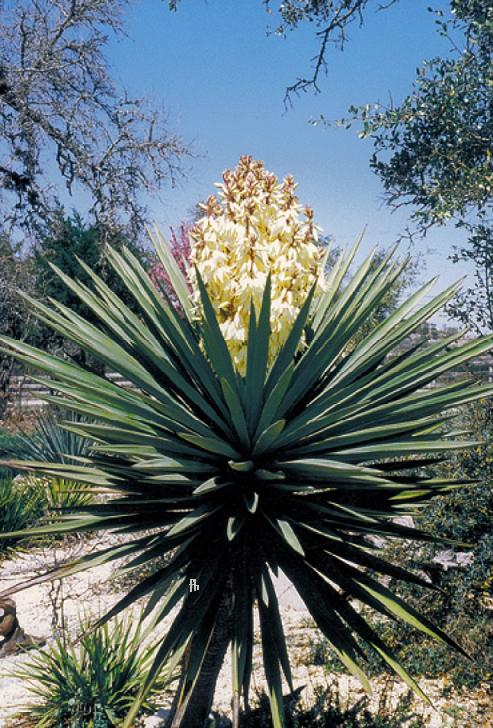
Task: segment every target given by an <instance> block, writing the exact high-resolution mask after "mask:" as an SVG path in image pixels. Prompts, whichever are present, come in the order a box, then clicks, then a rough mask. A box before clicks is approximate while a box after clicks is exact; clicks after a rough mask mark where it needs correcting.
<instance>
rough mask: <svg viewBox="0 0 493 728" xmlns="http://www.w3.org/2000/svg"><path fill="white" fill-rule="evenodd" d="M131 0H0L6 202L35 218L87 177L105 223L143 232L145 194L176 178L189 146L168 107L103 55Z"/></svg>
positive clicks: (0, 131)
mask: <svg viewBox="0 0 493 728" xmlns="http://www.w3.org/2000/svg"><path fill="white" fill-rule="evenodd" d="M126 5H128V0H124V2H118V1H117V0H19V1H18V2H15V3H11V2H5V1H4V0H0V143H1V147H0V204H1V206H2V208H3V214H4V217H5V220H7V221H8V222H10V223H11V224H12V225H19V224H20V225H24V226H26V225H28V226H31V225H33V223H34V224H35V223H37V222H39V220H42V221H43V222H46V220H48V219H51V218H52V217H53V215H54V213H59V211H60V202H59V196H60V189H61V186H60V184H58V182H59V180H58V181H56V180H55V177H56V174H54V171H55V172H58V173H59V176H60V177H61V182H62V183H63V185H64V187H65V188H66V190H68V192H69V193H72V191H73V190H74V188H75V187H76V186H77V185H80V186H81V187H82V188H84V189H85V190H86V191H87V192H89V194H90V212H91V213H92V215H93V216H94V218H95V219H96V220H97V222H98V224H101V225H103V226H104V230H110V229H111V228H112V227H115V226H121V225H122V224H124V225H128V226H129V227H130V229H131V230H132V231H133V232H141V230H142V222H143V220H144V218H145V214H146V210H145V205H144V203H143V201H142V194H143V193H146V192H155V191H156V190H159V189H160V188H161V187H162V186H163V185H164V184H167V183H169V182H171V183H173V181H174V180H175V177H176V175H177V174H178V173H179V164H180V160H181V158H182V157H183V155H184V154H185V153H186V149H185V147H184V146H183V144H182V142H181V141H180V140H179V138H178V137H177V136H175V135H174V134H172V133H170V132H169V130H168V128H167V125H166V119H165V117H164V116H163V114H162V113H161V112H159V111H158V110H156V109H154V108H152V106H151V105H150V104H149V103H148V102H147V101H146V100H145V99H142V98H133V97H131V96H130V95H129V94H128V93H126V91H125V90H121V89H119V88H117V86H116V84H115V83H114V81H113V80H112V78H111V76H110V73H109V70H108V63H107V60H106V58H105V55H104V51H105V48H106V46H107V44H108V41H109V39H110V37H111V36H112V35H114V34H118V33H120V32H121V31H122V11H123V10H124V9H125V6H126Z"/></svg>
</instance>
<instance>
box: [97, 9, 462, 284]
mask: <svg viewBox="0 0 493 728" xmlns="http://www.w3.org/2000/svg"><path fill="white" fill-rule="evenodd" d="M429 2H430V0H400V2H399V3H398V4H397V5H396V6H393V7H392V8H390V9H389V10H386V11H385V12H374V11H370V12H369V13H368V14H367V16H366V22H365V25H364V27H363V28H361V29H360V28H359V27H358V26H357V25H353V26H352V28H351V30H350V42H349V43H348V44H347V46H346V48H345V50H344V52H342V53H341V52H339V51H338V50H336V49H333V51H332V53H331V55H330V58H329V66H330V67H329V73H328V76H327V77H325V78H323V79H322V80H321V89H322V93H321V94H318V95H314V94H312V93H308V94H304V95H302V96H301V97H299V98H297V99H294V106H293V108H292V109H289V110H287V111H286V109H285V108H284V105H283V95H284V89H285V87H286V86H287V85H288V84H289V83H291V82H292V81H293V80H295V78H296V77H297V76H299V75H303V74H305V73H308V72H309V66H310V58H311V57H312V56H313V55H314V53H315V52H316V49H317V43H316V40H315V38H314V27H313V26H312V25H309V24H308V25H305V26H304V27H301V28H300V29H298V30H297V31H295V32H293V33H290V34H289V35H288V36H287V38H286V39H282V38H280V37H276V36H274V35H271V36H269V35H268V34H267V30H268V27H269V25H270V26H271V27H273V26H274V25H275V19H274V18H271V17H269V15H267V13H266V12H265V9H264V6H263V4H262V2H261V0H208V1H207V2H205V1H204V0H181V5H180V6H179V10H178V12H176V13H170V12H169V11H168V10H167V3H166V2H164V1H163V2H159V0H143V1H142V2H139V3H136V4H135V5H134V6H132V8H131V10H130V13H129V15H128V17H127V23H126V27H127V30H128V36H127V37H126V38H124V39H121V40H119V41H118V42H113V43H112V44H111V46H110V54H109V55H110V62H111V63H112V66H113V71H114V74H115V76H116V78H117V79H118V80H119V81H120V82H121V83H122V84H123V85H124V86H126V87H127V88H128V89H129V90H130V91H131V92H132V93H134V94H144V95H149V96H151V97H153V98H154V100H155V101H156V102H157V103H158V104H162V105H163V107H164V108H166V110H167V111H168V114H169V124H170V127H171V128H172V129H174V130H176V131H177V132H179V133H180V134H181V135H182V137H183V138H184V139H185V141H187V142H189V143H190V144H191V146H192V148H193V151H194V153H195V155H196V156H195V158H194V159H192V160H190V161H189V162H187V163H186V177H185V179H184V180H183V182H181V183H180V185H179V187H178V188H177V189H174V190H167V191H165V193H164V195H163V200H156V199H152V200H149V206H150V208H151V210H152V214H153V216H154V218H155V219H156V221H157V222H158V224H160V225H161V226H162V227H163V229H164V230H166V228H167V227H168V226H169V225H171V224H173V225H176V224H177V223H179V221H180V220H181V219H183V218H184V217H186V216H187V212H188V211H189V210H190V209H191V208H192V207H193V205H194V204H195V203H196V202H197V201H198V200H200V199H203V198H204V197H206V196H207V195H208V194H210V193H211V192H212V191H213V190H214V188H213V184H214V182H215V181H217V180H219V179H220V176H221V173H222V171H223V170H224V169H225V168H227V167H232V166H234V165H235V164H236V162H237V160H238V158H239V156H240V155H241V154H251V155H253V156H254V157H256V158H260V159H262V160H264V162H265V164H266V166H267V168H268V169H269V170H271V171H272V172H274V173H276V174H277V175H278V176H284V175H285V174H286V173H288V172H289V173H292V174H293V175H294V177H295V178H296V180H297V181H298V182H299V196H300V198H301V200H302V202H303V203H305V204H309V205H311V206H312V207H314V209H315V213H316V219H317V221H318V222H319V223H320V225H321V226H322V227H323V229H324V231H325V232H327V233H330V234H331V235H334V236H335V238H336V240H337V242H339V243H340V244H347V243H349V242H350V241H352V240H353V239H354V238H355V237H356V236H357V235H358V233H359V232H360V231H361V229H362V228H363V226H364V225H368V233H367V236H366V243H365V244H366V246H367V247H370V246H371V245H373V244H375V243H379V244H382V245H384V246H388V245H390V244H391V243H392V242H393V241H394V240H395V238H396V236H397V235H398V234H399V233H400V232H401V231H402V230H403V228H404V227H405V223H406V217H407V213H405V212H401V213H399V214H391V212H390V210H389V209H388V208H387V207H385V206H384V205H383V203H382V189H381V186H380V183H379V181H378V179H377V178H376V177H375V176H374V175H373V173H372V172H371V171H370V170H369V167H368V158H369V156H370V153H371V144H369V143H368V142H363V141H361V140H359V139H358V138H357V134H356V131H355V130H354V129H353V130H349V131H344V130H327V129H325V128H322V127H320V126H319V127H314V126H313V125H311V124H310V123H309V121H310V119H313V118H317V117H319V116H320V114H324V115H325V116H326V117H330V118H338V117H340V116H342V115H344V114H345V112H346V109H347V107H348V106H349V105H350V104H352V103H356V104H358V103H366V102H372V101H377V100H388V98H389V92H391V93H392V96H393V98H394V100H395V101H397V102H398V101H399V99H401V98H402V97H403V96H404V95H405V94H406V92H407V91H408V90H409V89H410V86H411V83H412V80H413V78H414V76H415V70H416V67H417V66H418V65H419V64H420V62H421V61H422V60H423V59H424V58H429V57H431V56H433V55H437V54H442V53H446V52H448V50H449V49H448V46H447V44H446V41H444V40H443V39H441V38H440V37H439V36H438V34H437V33H436V32H435V29H434V23H433V17H432V15H431V14H430V13H429V12H427V7H428V5H429ZM370 5H371V6H373V7H375V8H376V7H377V5H378V3H377V1H376V0H374V2H373V3H370ZM437 6H438V7H440V6H441V7H447V3H445V2H442V3H440V2H438V3H435V7H437ZM458 239H459V238H458V233H457V232H456V231H455V230H453V229H452V230H447V229H442V230H437V231H435V232H433V233H432V234H430V235H429V237H428V239H427V241H426V243H423V244H421V245H420V246H419V248H420V249H421V250H422V251H425V250H426V249H427V248H431V252H428V253H427V254H426V265H427V272H429V273H430V274H435V273H440V274H441V281H442V282H443V283H446V282H449V281H450V280H452V279H455V278H457V277H459V275H460V274H461V271H460V270H458V268H457V266H453V265H452V264H450V263H448V262H447V261H446V257H447V254H448V252H449V251H450V250H451V244H452V242H453V241H454V240H455V241H457V240H458Z"/></svg>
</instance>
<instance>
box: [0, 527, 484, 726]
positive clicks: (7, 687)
mask: <svg viewBox="0 0 493 728" xmlns="http://www.w3.org/2000/svg"><path fill="white" fill-rule="evenodd" d="M107 543H108V542H107V541H106V542H105V545H107ZM98 545H99V543H98V542H96V541H94V540H91V541H85V542H83V543H78V542H76V543H75V544H72V545H71V546H70V547H68V548H67V547H63V548H58V549H57V550H55V552H54V551H53V549H52V548H51V549H35V550H32V551H30V552H29V553H28V554H25V555H16V556H15V558H12V559H9V560H7V561H4V562H2V563H0V589H5V588H6V587H8V586H9V585H10V584H16V583H19V582H21V581H24V580H26V579H28V578H30V577H33V576H36V575H38V574H39V573H40V572H41V571H43V570H45V569H46V568H50V567H52V566H53V565H54V564H53V561H54V558H55V559H57V560H58V561H60V560H63V559H64V558H66V557H67V556H68V555H69V554H71V555H72V556H73V555H80V554H82V553H84V552H89V551H93V550H95V548H97V546H98ZM114 571H115V566H114V564H109V565H104V566H100V567H97V568H94V569H93V570H92V571H89V572H85V573H82V574H78V575H75V576H73V577H69V578H68V579H66V580H65V582H64V586H63V590H64V597H65V604H64V612H65V617H66V623H67V627H68V629H69V632H70V633H71V634H76V633H77V630H78V627H79V624H80V620H81V619H83V618H84V617H96V616H99V615H101V614H103V613H104V612H105V611H106V610H107V609H108V608H109V607H110V606H112V605H113V604H114V603H115V602H116V601H117V600H118V599H119V598H120V597H121V596H122V594H121V593H120V592H119V590H118V585H119V582H118V581H117V582H116V583H115V581H114V579H112V577H113V575H114ZM108 585H110V588H108ZM276 591H277V593H278V596H279V599H280V604H281V612H282V617H283V623H284V626H285V630H286V634H287V641H288V646H289V649H290V654H291V657H292V666H293V678H294V683H295V687H300V686H304V690H303V702H304V703H305V704H307V705H309V704H310V702H311V700H312V698H313V696H314V694H315V691H316V690H317V688H320V687H324V686H328V685H330V684H333V681H334V679H335V678H334V677H331V676H328V675H327V674H326V672H325V671H324V669H323V667H316V666H312V665H307V664H306V663H307V659H306V657H307V653H308V650H309V646H310V643H311V641H314V642H316V641H317V639H318V637H319V635H318V632H317V630H316V629H315V628H314V626H313V624H312V623H311V620H310V619H309V615H308V614H307V612H306V610H305V607H304V604H303V602H302V601H301V600H300V598H299V597H298V595H297V594H296V592H295V591H294V590H293V588H292V587H291V586H290V584H289V582H288V581H287V579H286V578H285V577H283V576H281V577H280V578H279V579H278V580H277V581H276ZM15 599H16V602H17V610H18V617H19V620H20V622H21V625H22V627H23V628H24V629H25V630H26V631H27V632H28V633H29V634H33V635H37V636H44V637H48V638H49V636H50V634H53V624H52V616H53V610H52V607H51V601H50V585H49V584H43V585H39V586H34V587H31V588H29V589H26V590H25V591H22V592H20V593H18V594H17V595H16V596H15ZM165 628H166V625H164V629H165ZM27 660H29V656H28V655H16V656H14V657H9V658H3V659H0V728H7V725H9V726H13V725H14V726H15V721H14V722H12V718H13V716H14V715H15V713H16V711H17V710H18V709H19V707H20V706H22V705H23V704H26V702H29V701H30V700H31V699H32V698H31V696H30V695H29V691H28V689H27V685H26V684H23V683H22V682H21V681H20V680H19V679H16V678H14V677H12V676H11V673H12V671H13V670H15V668H16V667H18V666H20V665H22V664H23V663H24V662H26V661H27ZM254 668H255V669H254V674H253V688H254V690H253V692H254V694H255V691H261V690H262V689H263V688H264V687H265V683H264V676H263V669H262V662H261V650H260V644H259V639H258V633H257V635H256V644H255V652H254ZM230 685H231V665H230V660H229V656H228V657H227V658H226V660H225V664H224V666H223V669H222V671H221V675H220V678H219V681H218V686H217V690H216V696H215V705H214V708H215V710H218V711H220V712H224V713H226V714H228V713H229V709H230V699H231V688H230ZM421 685H422V687H423V688H424V690H425V692H426V693H427V694H428V695H429V696H430V698H431V699H432V701H433V702H434V703H435V705H436V706H437V708H438V710H433V709H431V708H430V707H429V706H426V705H423V704H420V703H419V702H416V704H415V709H416V713H417V714H420V715H425V716H426V717H427V721H428V725H429V726H430V728H493V706H492V705H491V704H490V700H491V696H488V695H487V694H486V692H484V691H481V690H478V691H476V692H475V694H474V695H466V694H464V695H457V694H452V695H449V696H448V697H447V700H446V701H445V700H444V699H443V697H441V690H442V689H443V687H444V686H443V683H442V682H441V681H422V682H421ZM373 687H374V695H373V697H372V705H373V708H374V709H375V710H376V709H377V706H378V704H379V700H381V699H382V696H383V695H385V696H386V698H387V699H388V696H389V695H391V698H390V699H391V700H394V701H395V700H396V699H397V697H398V695H400V694H402V693H403V692H405V689H404V687H403V686H402V685H400V684H399V683H398V682H396V681H393V682H392V685H391V686H390V684H389V683H388V682H386V683H384V682H378V681H375V682H374V686H373ZM390 687H391V689H390ZM337 688H338V693H339V696H340V698H341V700H342V703H343V705H344V704H345V703H347V704H348V705H352V704H354V703H355V702H356V701H357V700H358V699H359V698H361V697H362V696H363V691H362V690H361V689H360V687H359V685H358V683H357V682H356V681H355V680H353V679H352V678H348V677H347V676H344V675H342V676H338V677H337ZM286 692H288V690H287V687H286ZM165 705H166V702H165V699H164V698H163V706H165ZM148 725H149V726H151V725H152V726H157V725H159V721H158V720H157V719H156V720H154V721H149V723H148Z"/></svg>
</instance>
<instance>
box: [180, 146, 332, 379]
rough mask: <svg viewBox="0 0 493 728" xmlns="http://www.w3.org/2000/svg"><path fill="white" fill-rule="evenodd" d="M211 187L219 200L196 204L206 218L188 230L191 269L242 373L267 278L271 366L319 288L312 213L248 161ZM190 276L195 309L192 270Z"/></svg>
mask: <svg viewBox="0 0 493 728" xmlns="http://www.w3.org/2000/svg"><path fill="white" fill-rule="evenodd" d="M217 187H218V188H219V194H218V196H215V195H211V196H210V197H209V198H208V200H207V201H206V203H204V204H203V205H201V207H202V209H203V210H204V213H205V214H204V216H203V217H202V218H201V219H200V220H199V221H198V222H197V223H196V225H195V226H194V227H193V228H192V229H191V230H190V233H189V234H190V239H191V242H192V251H191V262H192V263H193V264H194V265H195V266H196V267H197V269H198V271H199V272H200V275H201V276H202V279H203V280H204V283H205V285H206V286H207V290H208V293H209V296H210V298H211V301H212V303H213V305H214V308H215V311H216V314H217V316H218V319H219V322H220V326H221V330H222V333H223V335H224V338H225V340H226V342H227V344H228V347H229V350H230V352H231V354H232V357H233V360H234V363H235V366H236V368H237V369H238V371H239V372H240V373H241V374H244V373H245V368H246V342H247V336H248V322H249V317H250V303H251V301H253V304H254V307H255V311H256V314H257V316H258V314H259V311H260V305H261V300H262V294H263V291H264V288H265V284H266V281H267V276H268V275H269V273H270V274H271V283H272V309H271V322H270V323H271V332H272V334H271V340H270V350H269V356H270V360H271V361H272V359H273V358H274V357H275V356H276V354H277V353H278V351H279V350H280V348H281V346H282V344H283V343H284V342H285V340H286V338H287V336H288V334H289V331H290V329H291V327H292V324H293V322H294V320H295V318H296V316H297V314H298V312H299V310H300V308H301V306H302V305H303V303H304V301H305V299H306V297H307V295H308V293H309V291H310V289H311V287H312V286H313V285H314V283H315V282H317V281H318V282H319V285H320V286H321V287H322V286H323V270H322V267H323V266H322V249H321V247H320V246H319V245H318V244H317V234H318V230H319V228H318V227H317V226H316V225H315V223H314V221H313V211H312V210H311V209H310V208H309V207H303V206H302V205H300V203H299V201H298V198H297V197H296V195H295V189H296V184H295V182H294V180H293V178H292V177H291V176H288V177H286V178H285V179H284V181H283V182H279V180H278V179H277V178H276V177H275V175H273V174H271V173H269V172H267V171H266V169H265V167H264V165H263V163H262V162H259V161H255V160H253V159H252V158H251V157H247V156H245V157H241V159H240V162H239V164H238V166H237V167H236V169H234V170H227V171H226V172H224V175H223V183H222V184H218V185H217ZM190 275H191V282H192V290H193V292H194V300H195V303H196V304H197V306H199V294H198V286H197V281H196V280H195V273H194V270H193V268H192V270H191V272H190Z"/></svg>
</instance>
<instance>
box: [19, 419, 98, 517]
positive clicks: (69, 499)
mask: <svg viewBox="0 0 493 728" xmlns="http://www.w3.org/2000/svg"><path fill="white" fill-rule="evenodd" d="M68 421H69V422H72V423H77V422H79V421H80V417H79V415H77V414H74V413H70V414H69V416H68ZM18 443H19V445H18V446H19V449H20V452H21V457H22V458H23V459H24V460H38V461H42V462H47V463H53V462H55V463H56V462H58V463H70V464H73V463H76V462H79V461H80V459H81V458H84V457H87V456H88V455H89V454H90V452H91V445H92V443H91V440H89V439H88V438H86V437H81V436H80V435H78V434H77V433H75V432H71V431H69V430H67V429H65V428H64V427H63V426H62V425H61V424H60V422H59V419H58V418H57V417H56V416H55V414H53V413H43V414H42V415H41V416H40V417H38V419H37V421H36V426H35V428H34V431H33V432H31V433H30V434H29V435H19V436H18ZM34 485H35V487H36V486H37V487H38V489H42V492H43V495H44V499H45V503H46V506H45V507H46V509H47V510H48V511H53V510H57V509H61V508H65V509H72V508H74V507H76V506H81V505H87V504H88V503H90V502H91V501H92V500H93V496H92V494H91V493H90V492H88V490H87V488H83V487H81V485H80V484H79V483H76V482H74V481H72V480H67V479H66V478H63V477H50V478H46V479H40V480H38V481H37V483H35V484H34Z"/></svg>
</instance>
